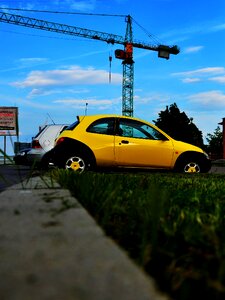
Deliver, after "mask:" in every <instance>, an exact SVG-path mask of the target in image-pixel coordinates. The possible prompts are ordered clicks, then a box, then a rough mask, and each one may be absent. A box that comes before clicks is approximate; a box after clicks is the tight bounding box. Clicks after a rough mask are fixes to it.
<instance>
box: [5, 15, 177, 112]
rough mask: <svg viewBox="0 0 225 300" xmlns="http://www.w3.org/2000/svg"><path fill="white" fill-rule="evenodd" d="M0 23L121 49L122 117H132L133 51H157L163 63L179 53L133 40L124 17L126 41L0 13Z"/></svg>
mask: <svg viewBox="0 0 225 300" xmlns="http://www.w3.org/2000/svg"><path fill="white" fill-rule="evenodd" d="M0 22H3V23H8V24H13V25H19V26H25V27H30V28H34V29H40V30H45V31H51V32H56V33H61V34H67V35H73V36H79V37H84V38H88V39H94V40H99V41H104V42H107V43H109V44H120V45H123V46H124V50H119V49H117V50H116V51H115V56H116V58H118V59H122V65H123V82H122V115H125V116H133V86H134V61H133V48H134V47H136V48H141V49H146V50H152V51H157V52H158V56H159V57H161V58H165V59H169V56H170V54H174V55H176V54H178V53H179V52H180V51H179V48H178V47H177V46H166V45H151V44H148V43H146V42H141V41H138V40H134V39H133V32H132V18H131V16H130V15H128V16H127V17H126V22H127V27H126V33H125V38H124V37H122V36H120V35H116V34H111V33H106V32H101V31H96V30H91V29H86V28H80V27H76V26H71V25H65V24H60V23H55V22H50V21H45V20H40V19H35V18H30V17H25V16H21V15H17V14H9V13H5V12H0Z"/></svg>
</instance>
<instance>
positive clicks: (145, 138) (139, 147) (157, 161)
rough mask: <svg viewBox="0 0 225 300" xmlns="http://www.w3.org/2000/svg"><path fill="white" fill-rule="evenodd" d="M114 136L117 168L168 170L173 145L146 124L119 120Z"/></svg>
mask: <svg viewBox="0 0 225 300" xmlns="http://www.w3.org/2000/svg"><path fill="white" fill-rule="evenodd" d="M118 128H119V131H118V135H117V136H115V160H116V165H117V166H123V167H153V168H170V167H171V163H172V157H173V153H174V151H173V143H172V141H171V140H169V139H168V138H167V137H166V136H164V135H163V134H162V133H161V132H159V131H158V130H156V129H155V128H154V127H151V126H150V125H149V124H148V123H143V122H140V121H137V120H131V119H126V118H121V119H119V127H118Z"/></svg>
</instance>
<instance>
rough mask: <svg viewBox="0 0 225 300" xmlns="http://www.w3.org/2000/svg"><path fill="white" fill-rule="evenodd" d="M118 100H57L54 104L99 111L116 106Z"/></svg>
mask: <svg viewBox="0 0 225 300" xmlns="http://www.w3.org/2000/svg"><path fill="white" fill-rule="evenodd" d="M116 101H117V100H115V101H114V100H109V99H61V100H55V101H54V102H53V103H57V104H62V105H63V106H67V107H71V108H76V109H79V108H84V107H89V108H95V109H98V110H103V109H107V108H109V107H110V106H112V105H113V104H115V102H116Z"/></svg>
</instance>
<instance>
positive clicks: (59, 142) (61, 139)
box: [56, 137, 65, 145]
mask: <svg viewBox="0 0 225 300" xmlns="http://www.w3.org/2000/svg"><path fill="white" fill-rule="evenodd" d="M64 141H65V138H64V137H61V138H60V139H58V141H57V142H56V145H59V144H61V143H62V142H64Z"/></svg>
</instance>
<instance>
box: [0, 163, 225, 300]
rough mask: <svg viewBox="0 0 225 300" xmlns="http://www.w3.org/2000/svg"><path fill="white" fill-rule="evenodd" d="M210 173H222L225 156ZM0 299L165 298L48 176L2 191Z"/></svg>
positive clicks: (88, 299)
mask: <svg viewBox="0 0 225 300" xmlns="http://www.w3.org/2000/svg"><path fill="white" fill-rule="evenodd" d="M222 163H223V164H222V165H221V162H220V163H218V164H214V165H213V167H212V169H211V170H210V173H212V174H225V166H224V161H222ZM0 278H1V280H0V299H1V300H30V299H32V300H115V299H116V300H153V299H154V300H167V299H168V297H167V296H166V295H163V294H162V293H161V292H160V291H159V290H157V287H156V285H155V283H154V280H153V279H152V278H150V277H149V276H148V275H147V274H145V273H144V272H143V270H141V269H140V268H139V267H138V266H137V265H136V264H134V262H133V261H132V260H131V259H130V258H129V257H128V255H127V253H126V252H124V250H122V249H121V248H120V247H119V246H118V245H117V244H116V243H115V242H114V241H113V240H111V239H110V238H109V237H107V236H106V235H105V234H104V232H103V230H102V229H101V228H100V227H99V226H98V225H97V224H96V222H95V221H94V219H93V218H92V217H91V216H90V215H89V214H88V212H87V211H86V210H85V209H84V208H83V207H82V206H81V204H80V203H79V202H78V201H77V199H75V198H74V197H72V196H71V194H70V192H69V191H68V190H64V189H62V188H61V187H60V186H59V185H58V184H57V183H55V182H53V181H51V179H50V178H49V177H40V176H36V177H30V178H29V180H25V181H22V182H21V183H19V184H14V185H13V186H10V187H8V188H6V189H5V190H3V191H2V192H1V193H0Z"/></svg>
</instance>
